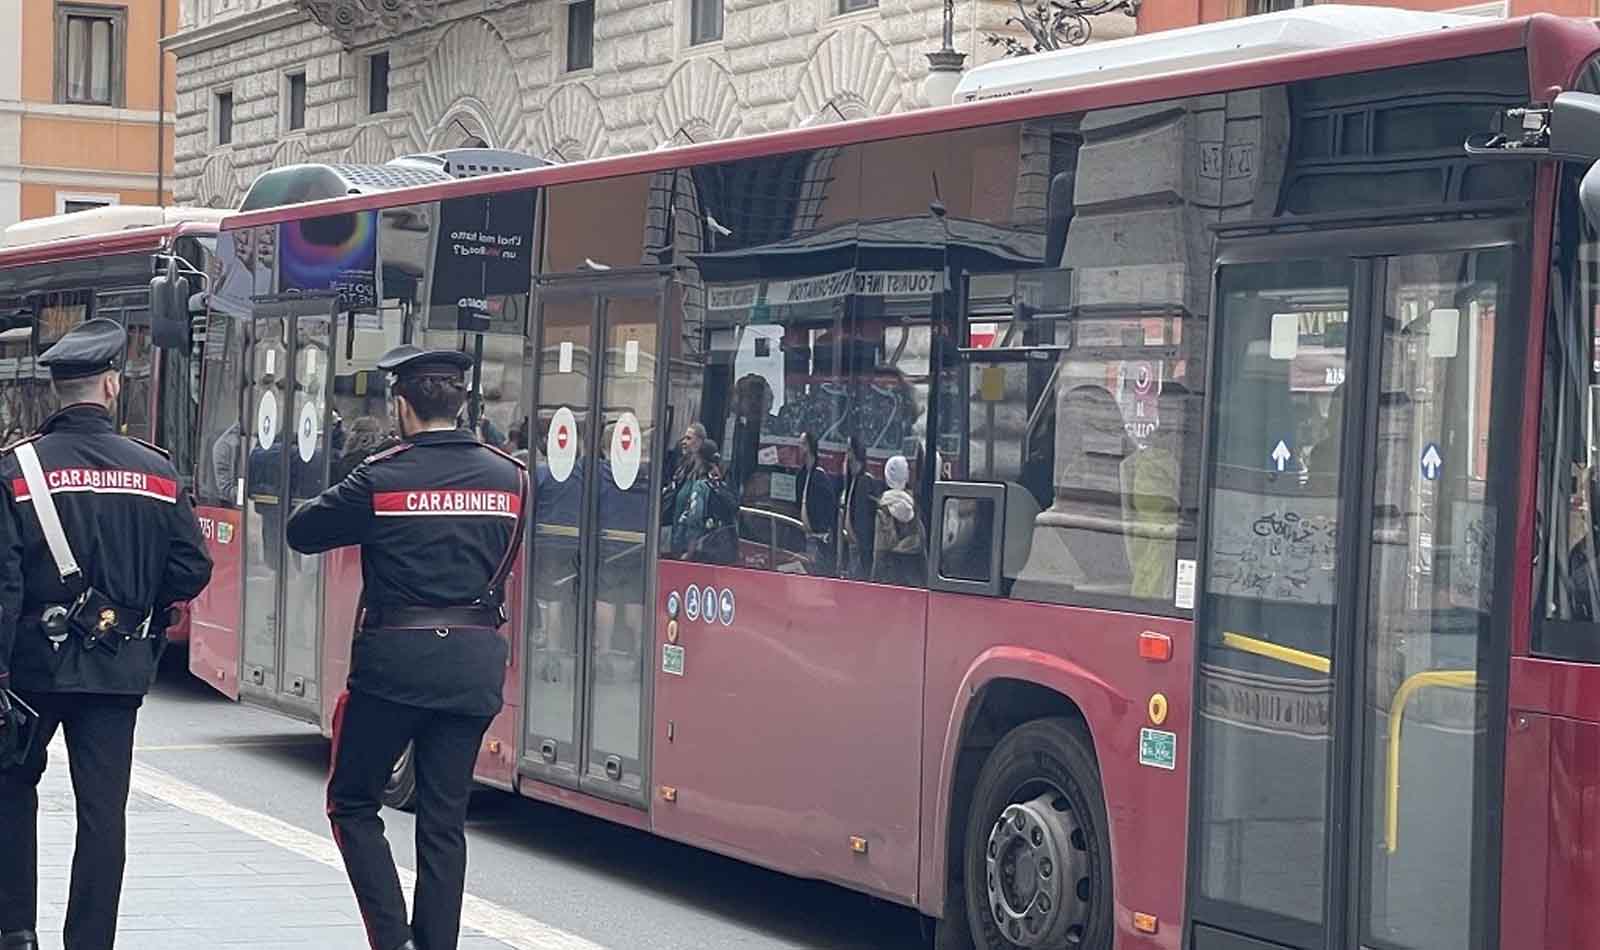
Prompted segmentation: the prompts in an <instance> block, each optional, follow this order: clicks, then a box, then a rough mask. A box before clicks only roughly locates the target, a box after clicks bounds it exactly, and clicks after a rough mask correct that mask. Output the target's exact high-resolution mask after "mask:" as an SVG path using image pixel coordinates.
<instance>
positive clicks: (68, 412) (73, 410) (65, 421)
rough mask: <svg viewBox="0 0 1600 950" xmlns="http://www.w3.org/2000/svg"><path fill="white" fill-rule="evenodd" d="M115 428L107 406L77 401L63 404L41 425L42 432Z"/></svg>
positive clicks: (107, 430) (92, 430)
mask: <svg viewBox="0 0 1600 950" xmlns="http://www.w3.org/2000/svg"><path fill="white" fill-rule="evenodd" d="M113 429H115V426H114V425H113V424H112V421H111V412H110V410H108V409H106V407H105V406H101V405H98V404H96V403H92V402H75V403H73V404H72V405H70V406H62V407H61V408H60V409H58V410H56V411H55V412H54V413H52V414H51V415H50V416H49V418H47V419H45V420H44V422H43V423H41V424H40V426H39V431H40V432H56V431H67V432H96V431H104V432H110V431H112V430H113Z"/></svg>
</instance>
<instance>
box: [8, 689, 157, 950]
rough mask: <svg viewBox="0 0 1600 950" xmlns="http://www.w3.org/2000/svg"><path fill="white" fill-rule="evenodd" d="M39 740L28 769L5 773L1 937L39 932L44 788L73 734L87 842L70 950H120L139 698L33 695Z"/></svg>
mask: <svg viewBox="0 0 1600 950" xmlns="http://www.w3.org/2000/svg"><path fill="white" fill-rule="evenodd" d="M21 695H22V699H23V701H24V702H26V703H27V704H28V705H29V706H32V707H33V708H34V709H35V710H36V711H37V712H38V713H39V719H40V722H39V731H38V734H37V736H36V737H35V738H34V743H33V747H32V748H31V749H30V750H29V752H28V758H27V760H26V761H25V762H23V763H22V765H20V766H18V767H16V768H11V769H3V770H0V932H9V931H13V930H36V929H38V912H39V794H38V788H39V780H40V779H41V778H43V776H44V768H45V757H46V752H45V747H46V746H47V745H49V744H50V740H51V739H52V738H53V737H54V736H55V733H56V729H57V728H64V729H65V731H66V739H67V761H68V765H69V767H70V769H71V772H72V792H73V795H74V797H75V798H76V799H77V802H78V839H77V846H76V848H75V849H74V851H73V855H72V884H71V888H70V890H69V895H68V897H67V925H66V933H65V934H64V942H65V944H66V950H112V944H113V943H114V942H115V941H116V937H117V906H118V904H119V903H120V902H121V900H122V868H123V864H124V862H125V860H126V857H127V828H128V823H127V808H128V785H129V782H130V779H131V773H132V770H133V726H134V720H135V719H136V718H137V717H138V715H139V706H138V699H137V698H136V697H128V696H100V695H94V694H88V693H24V694H21Z"/></svg>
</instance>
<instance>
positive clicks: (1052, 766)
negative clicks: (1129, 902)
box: [962, 719, 1115, 950]
mask: <svg viewBox="0 0 1600 950" xmlns="http://www.w3.org/2000/svg"><path fill="white" fill-rule="evenodd" d="M1108 827H1109V826H1108V823H1107V821H1106V805H1105V793H1104V791H1103V789H1102V787H1101V784H1100V769H1099V766H1098V765H1097V764H1096V762H1095V757H1094V751H1093V745H1092V744H1091V742H1090V740H1089V737H1088V734H1087V733H1086V731H1085V730H1084V729H1083V727H1082V725H1080V724H1076V723H1074V722H1072V721H1070V720H1067V719H1036V720H1034V721H1033V722H1027V723H1023V724H1022V725H1020V726H1018V727H1016V728H1015V729H1013V730H1012V731H1011V732H1009V733H1008V734H1007V735H1006V737H1005V738H1004V739H1001V740H1000V744H999V745H997V746H995V748H994V751H993V752H991V753H990V754H989V757H988V759H987V760H986V761H985V762H984V764H983V769H982V771H981V772H980V773H979V775H978V782H977V785H976V786H974V788H973V793H972V807H971V808H970V810H969V811H968V813H967V827H966V834H965V838H964V841H965V849H964V856H963V858H962V861H963V866H962V872H963V873H962V879H963V881H964V882H965V884H964V887H963V889H964V890H965V892H966V909H967V915H966V916H967V918H968V921H969V924H970V929H971V931H972V940H973V943H974V944H975V945H976V946H977V948H978V950H1016V948H1026V950H1077V948H1080V947H1081V948H1084V950H1102V948H1106V947H1110V946H1111V941H1112V933H1113V928H1114V926H1115V914H1114V909H1113V908H1114V904H1113V901H1112V893H1111V842H1110V835H1109V833H1108Z"/></svg>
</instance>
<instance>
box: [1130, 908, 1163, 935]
mask: <svg viewBox="0 0 1600 950" xmlns="http://www.w3.org/2000/svg"><path fill="white" fill-rule="evenodd" d="M1160 926H1161V923H1160V921H1158V920H1156V915H1155V914H1146V913H1144V912H1142V911H1137V910H1136V911H1134V912H1133V929H1134V930H1137V931H1139V932H1140V933H1142V934H1153V933H1155V932H1156V930H1157V928H1159V927H1160Z"/></svg>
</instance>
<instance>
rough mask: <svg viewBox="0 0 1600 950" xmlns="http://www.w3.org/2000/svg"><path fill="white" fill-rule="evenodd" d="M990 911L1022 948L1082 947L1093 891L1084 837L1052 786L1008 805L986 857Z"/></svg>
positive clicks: (1067, 805) (1073, 814)
mask: <svg viewBox="0 0 1600 950" xmlns="http://www.w3.org/2000/svg"><path fill="white" fill-rule="evenodd" d="M984 869H985V872H986V874H987V878H988V896H989V912H990V913H991V914H993V915H994V922H995V926H997V927H999V928H1000V933H1001V934H1003V935H1004V936H1005V937H1006V939H1008V940H1010V941H1011V942H1012V943H1014V944H1016V945H1017V946H1019V947H1029V948H1033V947H1039V948H1054V947H1061V946H1067V947H1080V946H1082V945H1083V941H1084V934H1085V931H1086V930H1087V928H1088V924H1089V911H1090V909H1091V907H1092V906H1093V902H1094V896H1095V893H1096V891H1097V888H1096V887H1095V882H1094V867H1093V862H1092V861H1091V860H1090V855H1089V849H1088V836H1087V835H1086V834H1085V832H1084V829H1083V825H1082V823H1081V822H1080V821H1079V820H1078V815H1077V813H1076V812H1074V811H1073V809H1072V805H1071V803H1070V802H1069V801H1068V799H1067V797H1066V796H1065V795H1064V794H1062V793H1061V792H1060V791H1059V790H1058V789H1056V788H1054V787H1051V788H1047V789H1046V790H1044V791H1043V792H1042V793H1040V794H1038V795H1037V796H1036V797H1034V798H1032V799H1030V800H1028V801H1023V802H1018V803H1016V804H1013V805H1008V806H1006V808H1005V810H1004V811H1002V812H1001V813H1000V817H999V818H997V819H996V820H995V823H994V827H993V828H992V829H991V830H990V832H989V842H988V847H987V852H986V854H985V868H984Z"/></svg>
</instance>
